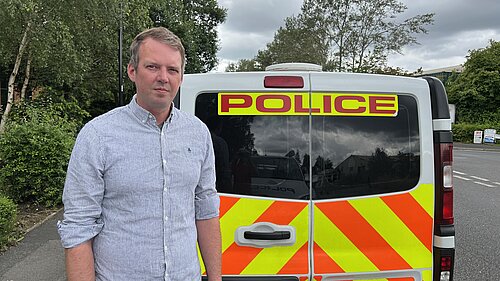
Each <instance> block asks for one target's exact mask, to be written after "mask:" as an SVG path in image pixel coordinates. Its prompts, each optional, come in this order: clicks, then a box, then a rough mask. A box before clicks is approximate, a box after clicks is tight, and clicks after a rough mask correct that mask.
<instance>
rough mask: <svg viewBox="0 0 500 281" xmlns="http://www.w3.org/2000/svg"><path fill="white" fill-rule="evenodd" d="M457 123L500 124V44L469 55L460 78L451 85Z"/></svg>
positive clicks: (494, 43) (451, 81) (449, 97)
mask: <svg viewBox="0 0 500 281" xmlns="http://www.w3.org/2000/svg"><path fill="white" fill-rule="evenodd" d="M447 92H448V100H449V102H450V103H452V104H455V106H456V120H457V122H460V123H462V122H466V123H485V122H493V123H498V122H500V42H496V41H493V40H492V41H490V45H489V46H488V47H486V48H484V49H478V50H472V51H470V52H469V55H468V57H467V61H466V62H465V64H464V71H463V72H462V73H461V74H460V75H454V76H452V77H451V78H450V79H449V80H448V82H447Z"/></svg>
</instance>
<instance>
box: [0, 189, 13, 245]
mask: <svg viewBox="0 0 500 281" xmlns="http://www.w3.org/2000/svg"><path fill="white" fill-rule="evenodd" d="M16 216H17V206H16V204H15V203H14V202H13V201H12V200H10V199H9V198H7V197H5V196H2V195H0V249H1V248H3V247H4V246H5V245H6V244H7V243H8V242H9V238H10V235H11V233H12V231H13V230H14V225H15V222H16Z"/></svg>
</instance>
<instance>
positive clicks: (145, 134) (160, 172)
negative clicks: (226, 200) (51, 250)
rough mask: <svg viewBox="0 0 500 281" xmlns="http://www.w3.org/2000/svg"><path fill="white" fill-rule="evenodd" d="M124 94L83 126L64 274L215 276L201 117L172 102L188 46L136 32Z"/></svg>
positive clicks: (71, 171) (213, 221)
mask: <svg viewBox="0 0 500 281" xmlns="http://www.w3.org/2000/svg"><path fill="white" fill-rule="evenodd" d="M130 50H131V59H130V63H129V65H128V69H127V73H128V75H129V78H130V79H131V80H132V81H133V82H134V83H135V85H136V90H137V94H136V95H135V96H134V98H133V99H132V101H131V102H130V104H128V105H127V106H124V107H120V108H117V109H114V110H112V111H110V112H108V113H106V114H104V115H102V116H100V117H97V118H95V119H94V120H92V121H90V122H89V123H88V124H86V125H85V126H84V128H83V129H82V130H81V131H80V133H79V135H78V138H77V141H76V143H75V147H74V149H73V153H72V155H71V160H70V162H69V166H68V174H67V178H66V183H65V187H64V193H63V203H64V220H63V221H62V222H59V223H58V229H59V234H60V236H61V241H62V243H63V246H64V248H65V253H66V271H67V277H68V280H69V281H75V280H78V281H80V280H103V281H104V280H106V281H108V280H109V281H125V280H175V281H191V280H200V267H199V261H198V254H197V248H196V242H197V241H198V244H199V248H200V252H201V255H202V258H203V261H204V264H205V267H206V273H207V276H208V278H209V280H210V281H213V280H217V281H218V280H221V238H220V226H219V218H218V209H219V197H218V196H217V193H216V190H215V167H214V151H213V146H212V142H211V138H210V132H209V131H208V129H207V127H206V126H205V125H204V124H203V123H202V122H201V121H200V120H199V119H197V118H196V117H194V116H191V115H189V114H187V113H184V112H181V111H179V110H178V109H176V108H175V107H174V106H173V104H172V101H173V99H174V97H175V95H176V94H177V91H178V89H179V86H180V84H181V82H182V78H183V72H184V66H185V52H184V47H183V46H182V44H181V42H180V40H179V38H178V37H177V36H175V35H174V34H173V33H172V32H170V31H169V30H168V29H166V28H163V27H159V28H152V29H149V30H146V31H144V32H142V33H140V34H139V35H137V37H136V38H135V39H134V41H133V42H132V44H131V47H130Z"/></svg>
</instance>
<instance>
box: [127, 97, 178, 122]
mask: <svg viewBox="0 0 500 281" xmlns="http://www.w3.org/2000/svg"><path fill="white" fill-rule="evenodd" d="M136 97H137V94H135V95H134V97H133V98H132V100H131V101H130V103H129V104H128V108H130V110H131V111H132V113H133V114H134V115H135V117H137V118H138V119H139V120H140V121H141V122H143V123H146V122H147V121H148V120H150V119H155V117H154V116H153V114H151V113H150V112H149V111H147V110H146V109H144V108H142V107H141V106H140V105H139V104H138V103H137V100H136ZM177 110H178V109H177V108H176V107H175V106H174V102H172V110H171V111H170V116H169V117H168V118H167V120H166V121H165V122H166V123H170V122H172V120H173V119H174V116H175V115H176V114H177V113H176V111H177ZM155 122H156V120H155Z"/></svg>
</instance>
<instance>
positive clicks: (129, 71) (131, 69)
mask: <svg viewBox="0 0 500 281" xmlns="http://www.w3.org/2000/svg"><path fill="white" fill-rule="evenodd" d="M135 72H136V70H135V68H134V67H133V66H132V65H131V64H130V63H129V64H128V65H127V74H128V78H129V79H130V80H131V81H132V82H135Z"/></svg>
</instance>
